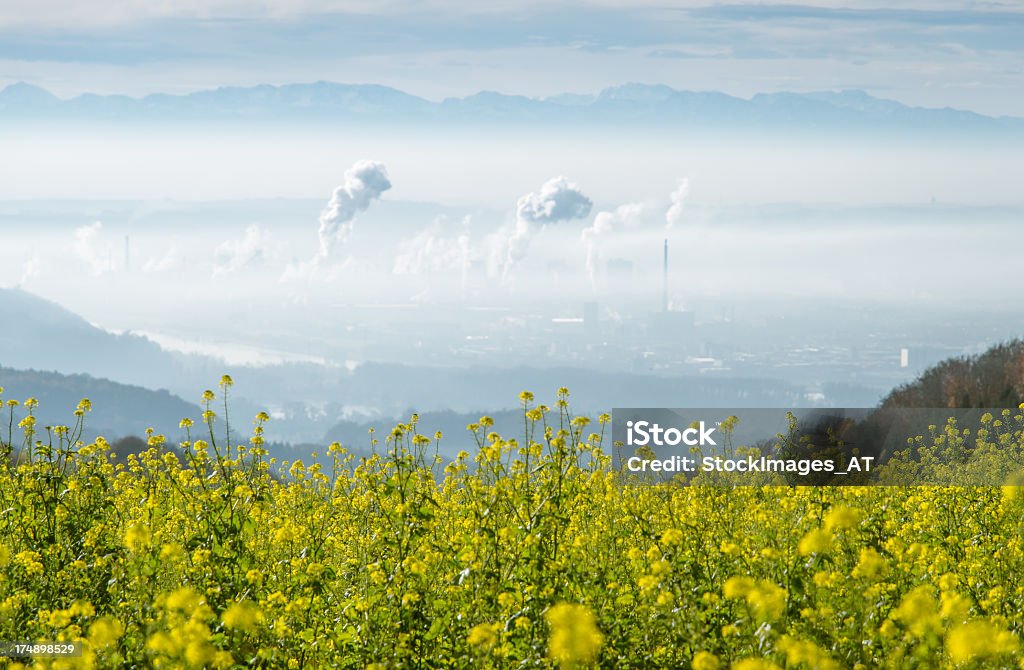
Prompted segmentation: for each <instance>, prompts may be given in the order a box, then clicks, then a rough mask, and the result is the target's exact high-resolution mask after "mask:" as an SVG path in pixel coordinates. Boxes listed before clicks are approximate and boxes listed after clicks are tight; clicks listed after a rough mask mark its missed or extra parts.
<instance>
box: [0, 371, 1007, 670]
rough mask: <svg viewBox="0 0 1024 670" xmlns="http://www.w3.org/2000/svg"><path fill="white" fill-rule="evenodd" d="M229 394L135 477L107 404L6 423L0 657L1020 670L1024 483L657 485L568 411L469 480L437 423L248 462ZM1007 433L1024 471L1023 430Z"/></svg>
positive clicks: (256, 454) (502, 442)
mask: <svg viewBox="0 0 1024 670" xmlns="http://www.w3.org/2000/svg"><path fill="white" fill-rule="evenodd" d="M229 392H230V379H229V378H225V379H224V380H223V381H222V385H221V392H220V394H214V393H210V392H208V393H207V394H206V395H204V402H205V413H204V416H203V421H201V422H199V423H197V424H196V425H192V424H191V422H189V421H183V424H182V425H183V427H184V428H186V429H188V430H189V431H190V433H191V438H190V439H189V440H188V441H187V442H185V443H184V444H182V445H181V447H182V450H183V452H182V453H183V454H184V456H183V457H182V458H181V459H180V460H179V457H178V455H177V454H176V453H174V452H172V451H171V450H170V449H169V448H168V446H167V445H166V444H165V443H164V439H163V438H162V437H160V436H159V435H151V436H150V438H149V444H150V448H149V450H148V451H147V452H145V453H144V454H142V455H141V456H139V457H137V458H136V457H131V458H130V459H129V461H128V464H127V465H126V466H125V465H117V466H115V465H114V464H112V463H111V461H110V459H109V457H108V452H107V450H108V448H109V447H108V445H107V444H106V443H105V442H104V441H103V440H97V441H96V442H95V443H91V444H82V443H81V442H80V436H81V434H82V426H83V422H84V421H85V420H86V418H87V417H86V415H87V414H88V411H89V405H88V402H87V401H83V403H82V405H80V407H79V410H78V412H77V413H76V414H77V423H76V425H75V426H70V427H67V428H51V429H46V428H45V427H41V426H37V425H35V422H34V421H33V420H32V419H31V418H30V419H27V420H25V421H22V422H21V426H20V429H19V427H18V426H12V427H11V430H10V431H8V430H7V426H6V423H7V422H6V421H4V431H3V433H4V436H3V438H2V443H3V444H2V451H3V454H2V455H3V456H4V458H3V464H2V465H0V528H2V533H0V640H11V641H13V640H37V641H38V640H79V641H81V642H82V643H83V648H84V652H83V654H82V656H81V657H77V658H61V659H36V660H35V661H31V660H24V659H21V660H19V663H26V664H29V665H34V666H35V667H52V668H59V667H87V668H121V667H154V668H201V667H210V668H235V667H267V668H330V667H340V668H368V667H373V668H438V667H456V668H470V667H473V668H475V667H494V668H513V667H541V668H579V667H591V666H597V667H608V668H619V667H621V668H694V669H695V670H715V669H723V670H724V669H726V668H735V669H736V670H755V669H766V668H807V669H813V668H817V669H827V668H922V669H925V668H953V667H963V668H1007V667H1021V668H1024V662H1022V659H1024V653H1022V647H1021V636H1022V632H1024V577H1022V575H1024V551H1022V531H1024V497H1022V496H1018V495H1016V492H1017V489H1016V488H1015V487H1002V488H1000V487H970V488H968V487H962V488H949V487H859V488H858V487H847V488H838V487H837V488H810V487H724V486H714V487H712V486H687V487H684V486H677V485H674V484H666V483H653V482H645V481H639V480H633V479H630V477H628V476H626V475H625V474H623V473H622V472H620V471H618V470H617V469H615V468H613V466H612V459H611V458H610V457H609V456H608V453H607V452H609V451H611V447H610V446H608V445H606V447H607V448H603V443H602V439H603V436H604V433H605V429H606V427H607V422H608V420H609V417H608V416H607V415H603V416H601V417H599V418H598V420H597V421H595V422H593V423H591V422H590V421H589V420H587V419H586V418H584V417H576V416H574V415H573V414H572V413H571V411H570V407H569V404H568V391H566V390H564V389H562V390H560V391H559V393H558V396H557V398H556V401H555V403H554V404H553V406H552V407H550V408H548V407H546V406H543V405H538V404H536V403H535V402H534V398H533V396H532V395H531V394H529V393H524V394H523V395H522V396H521V401H522V404H523V411H524V434H522V435H518V436H515V439H509V438H506V437H502V436H498V435H496V434H491V433H489V428H490V427H491V424H492V422H491V421H489V420H488V419H487V418H486V417H484V418H481V420H480V421H479V422H478V423H476V424H474V425H472V426H470V427H469V428H470V430H472V431H473V432H474V434H475V435H476V439H477V443H478V449H477V450H476V453H473V454H469V453H462V454H460V456H459V457H458V458H457V459H456V460H455V461H454V462H452V463H448V464H443V463H442V462H441V459H440V457H439V456H437V455H436V453H437V451H436V450H437V443H438V440H441V439H442V438H441V436H440V435H429V436H425V435H421V434H419V433H418V432H417V426H416V418H415V417H413V418H412V419H411V420H410V421H409V422H408V423H405V424H402V425H399V426H397V427H396V428H395V429H394V431H393V432H392V433H391V434H390V435H389V436H388V437H387V438H386V439H384V440H382V443H381V444H379V445H377V452H378V454H377V455H374V456H372V457H370V458H367V459H359V460H357V459H355V458H354V457H353V456H351V455H350V454H349V453H348V452H347V451H346V449H345V448H344V447H343V446H341V445H339V444H332V445H330V446H329V447H327V449H326V453H325V454H323V456H322V457H321V458H319V459H317V460H316V461H314V462H309V463H300V462H295V463H274V462H270V461H268V460H267V458H266V451H265V450H264V449H263V446H262V445H263V439H264V425H265V423H266V422H267V420H268V417H267V416H266V415H264V414H261V415H260V416H258V417H257V418H256V420H255V423H254V426H253V430H252V438H251V440H250V442H249V444H246V445H239V444H234V443H229V442H228V441H227V440H226V438H225V436H226V435H227V434H228V431H227V429H228V425H227V421H226V418H227V417H226V416H225V413H226V407H227V395H228V393H229ZM31 405H32V403H31V402H29V403H25V406H26V407H28V408H29V409H32V407H31ZM13 409H14V407H9V410H11V411H13ZM12 416H13V414H12ZM1004 422H1005V425H1004ZM996 423H998V424H999V426H996V427H993V431H994V432H1000V434H1001V435H1002V434H1008V435H1009V436H1010V438H1009V439H1005V440H1002V443H1001V444H1000V447H1001V448H1002V449H1004V450H1005V452H1006V453H1008V454H1010V455H1011V457H1012V458H1014V459H1016V462H1022V461H1021V459H1020V455H1021V454H1022V453H1024V439H1022V437H1021V435H1022V434H1021V426H1022V425H1024V419H1022V417H1021V416H1020V413H1016V415H1014V416H1012V417H1011V416H1006V417H1004V418H1003V419H1002V420H997V421H996ZM11 667H18V664H17V663H14V665H12V666H11Z"/></svg>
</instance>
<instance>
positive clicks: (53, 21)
mask: <svg viewBox="0 0 1024 670" xmlns="http://www.w3.org/2000/svg"><path fill="white" fill-rule="evenodd" d="M1022 35H1024V3H1020V2H1012V3H1011V2H1004V3H1000V2H970V1H961V0H907V1H905V2H899V3H894V2H889V3H881V2H872V1H870V0H804V1H803V2H801V0H793V2H789V3H781V2H773V1H758V2H744V1H737V2H732V3H728V2H711V1H709V0H657V1H654V0H638V1H632V0H630V1H626V0H603V1H600V0H597V1H595V0H589V1H588V0H578V1H576V2H561V3H558V4H554V5H553V4H552V3H549V2H540V1H539V0H516V1H514V2H513V1H507V0H499V1H497V2H484V3H480V2H464V1H461V0H426V1H420V2H413V1H408V0H383V1H377V0H373V1H371V0H263V1H262V2H248V1H243V0H177V1H174V2H170V1H162V2H154V1H153V0H103V1H102V2H99V1H96V0H86V1H83V0H13V1H12V0H0V86H2V85H5V84H9V83H13V82H15V81H22V80H23V81H28V82H30V83H34V84H38V85H41V86H44V87H46V88H48V89H50V90H52V91H54V92H55V93H57V94H58V95H62V96H71V95H75V94H78V93H81V92H86V91H89V92H100V93H126V94H131V95H139V94H144V93H149V92H153V91H167V92H187V91H192V90H196V89H201V88H210V87H214V86H220V85H229V84H233V85H252V84H257V83H286V82H297V81H314V80H321V79H324V80H333V81H341V82H352V83H379V84H386V85H392V86H395V87H398V88H401V89H403V90H406V91H408V92H410V93H414V94H418V95H421V96H424V97H427V98H430V99H440V98H444V97H446V96H453V95H467V94H472V93H475V92H477V91H479V90H498V91H502V92H506V93H519V94H526V95H531V96H543V95H550V94H555V93H560V92H565V91H569V92H594V91H597V90H599V89H601V88H602V87H606V86H612V85H617V84H621V83H624V82H628V81H640V82H646V83H664V84H668V85H671V86H674V87H676V88H683V89H693V90H720V91H724V92H726V93H731V94H734V95H740V96H750V95H752V94H754V93H757V92H770V91H777V90H791V91H806V90H818V89H837V88H859V89H864V90H866V91H868V92H870V93H872V94H874V95H877V96H880V97H887V98H892V99H896V100H899V101H902V102H905V103H909V104H915V105H922V106H939V107H941V106H952V107H958V108H964V109H971V110H975V111H979V112H982V113H986V114H993V115H1002V114H1010V115H1021V116H1024V94H1022V91H1024V39H1022V38H1021V36H1022Z"/></svg>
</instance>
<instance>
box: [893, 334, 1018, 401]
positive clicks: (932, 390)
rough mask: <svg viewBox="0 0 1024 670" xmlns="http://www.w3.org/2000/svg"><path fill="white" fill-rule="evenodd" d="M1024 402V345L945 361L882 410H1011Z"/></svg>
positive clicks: (897, 392)
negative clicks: (939, 408) (998, 408)
mask: <svg viewBox="0 0 1024 670" xmlns="http://www.w3.org/2000/svg"><path fill="white" fill-rule="evenodd" d="M1021 402H1024V341H1022V340H1013V341H1011V342H1007V343H1005V344H1000V345H997V346H995V347H992V348H991V349H989V350H988V351H986V352H984V353H982V354H978V355H977V356H963V357H960V358H950V359H948V360H945V361H942V362H941V363H939V364H938V365H935V366H933V367H931V368H929V369H928V370H926V371H925V372H924V373H923V374H922V375H921V376H920V377H918V378H917V379H916V380H914V381H913V382H910V383H908V384H904V385H903V386H899V387H897V388H896V389H894V390H893V391H892V392H891V393H890V394H889V395H888V396H886V397H885V399H884V400H883V401H882V407H884V408H894V407H1009V408H1016V407H1018V406H1019V405H1020V403H1021Z"/></svg>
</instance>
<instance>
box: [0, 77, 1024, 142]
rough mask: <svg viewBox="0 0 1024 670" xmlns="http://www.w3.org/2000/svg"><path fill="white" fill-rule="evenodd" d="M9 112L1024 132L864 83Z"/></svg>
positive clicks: (258, 90) (53, 100)
mask: <svg viewBox="0 0 1024 670" xmlns="http://www.w3.org/2000/svg"><path fill="white" fill-rule="evenodd" d="M0 118H5V119H22V120H54V119H62V120H68V121H92V122H97V121H98V122H102V121H119V122H124V121H132V122H135V121H138V122H145V121H149V122H193V123H194V122H207V121H226V120H230V121H238V120H250V121H287V120H301V121H322V122H334V121H346V122H359V123H366V124H378V123H389V124H395V123H400V124H419V123H431V124H459V125H465V124H474V125H476V124H484V125H486V124H490V123H502V124H509V123H512V124H527V125H580V124H583V125H602V124H628V125H629V126H630V127H637V126H640V127H642V126H646V125H653V126H658V127H682V128H685V127H698V128H708V127H722V128H751V129H758V128H765V127H782V128H796V129H799V128H804V129H816V128H820V129H840V128H849V129H857V128H860V129H865V130H878V129H889V130H903V131H937V130H941V131H949V132H977V131H983V132H996V133H1004V132H1013V133H1024V118H1016V117H998V118H997V117H990V116H984V115H982V114H977V113H975V112H970V111H963V110H957V109H951V108H943V109H933V108H922V107H911V106H908V105H904V104H902V103H899V102H895V101H892V100H886V99H882V98H876V97H874V96H871V95H869V94H868V93H865V92H864V91H860V90H844V91H820V92H812V93H787V92H781V93H763V94H758V95H755V96H753V97H752V98H750V99H749V100H748V99H744V98H738V97H734V96H730V95H726V94H724V93H717V92H694V91H681V90H676V89H673V88H670V87H668V86H657V85H648V84H636V83H632V84H624V85H622V86H616V87H613V88H607V89H605V90H603V91H601V92H600V93H598V94H596V95H577V94H562V95H556V96H550V97H547V98H529V97H524V96H516V95H505V94H502V93H495V92H492V91H483V92H480V93H477V94H475V95H471V96H468V97H464V98H448V99H445V100H442V101H440V102H433V101H430V100H426V99H424V98H420V97H417V96H414V95H409V94H408V93H404V92H402V91H399V90H397V89H394V88H389V87H387V86H377V85H364V84H339V83H333V82H324V81H321V82H316V83H310V84H287V85H283V86H271V85H260V86H252V87H247V88H241V87H223V88H218V89H214V90H206V91H198V92H195V93H189V94H185V95H169V94H163V93H159V94H153V95H148V96H145V97H142V98H132V97H127V96H123V95H96V94H91V93H89V94H84V95H80V96H77V97H75V98H71V99H68V100H63V99H61V98H58V97H56V96H54V95H53V94H51V93H50V92H49V91H46V90H45V89H42V88H39V87H37V86H32V85H30V84H25V83H18V84H13V85H11V86H8V87H7V88H5V89H3V90H2V91H0Z"/></svg>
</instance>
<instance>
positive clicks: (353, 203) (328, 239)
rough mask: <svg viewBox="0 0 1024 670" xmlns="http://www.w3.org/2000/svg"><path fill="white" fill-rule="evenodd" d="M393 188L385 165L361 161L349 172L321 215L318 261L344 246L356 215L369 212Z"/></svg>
mask: <svg viewBox="0 0 1024 670" xmlns="http://www.w3.org/2000/svg"><path fill="white" fill-rule="evenodd" d="M390 188H391V180H390V179H388V171H387V169H386V168H385V167H384V164H383V163H378V162H376V161H368V160H362V161H359V162H357V163H356V164H355V165H353V166H352V167H350V168H349V169H348V170H346V171H345V182H344V183H343V184H342V185H341V186H338V187H337V188H335V189H334V193H333V194H332V195H331V200H330V202H328V203H327V207H326V208H325V209H324V211H323V212H321V214H320V232H319V234H320V252H319V255H318V258H321V259H326V258H329V257H330V256H331V255H332V252H333V250H334V249H335V248H336V247H337V246H338V245H341V244H344V243H345V241H346V240H347V239H348V236H349V235H350V234H351V232H352V222H353V219H355V216H356V214H358V213H359V212H362V211H364V210H366V209H367V208H368V207H369V206H370V203H372V202H373V201H374V200H377V199H379V198H380V196H381V195H382V194H383V193H384V191H387V190H388V189H390Z"/></svg>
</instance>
